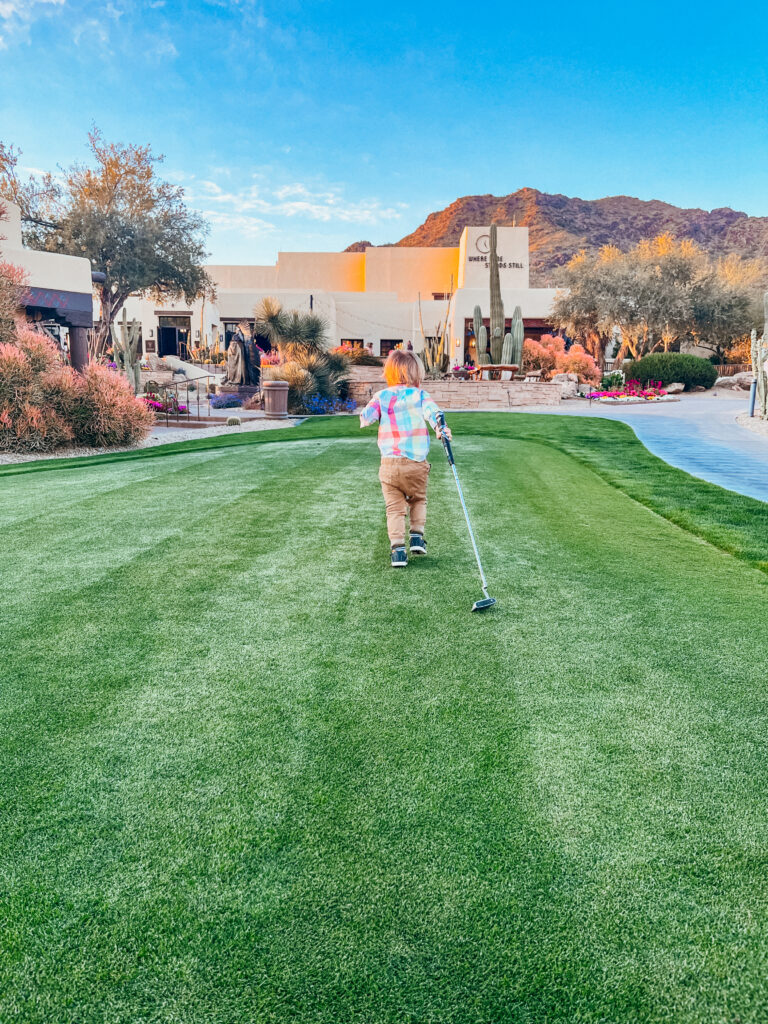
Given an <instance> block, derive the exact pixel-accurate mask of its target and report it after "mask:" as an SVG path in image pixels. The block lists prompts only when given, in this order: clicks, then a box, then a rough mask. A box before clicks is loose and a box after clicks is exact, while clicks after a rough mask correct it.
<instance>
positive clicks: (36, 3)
mask: <svg viewBox="0 0 768 1024" xmlns="http://www.w3.org/2000/svg"><path fill="white" fill-rule="evenodd" d="M65 2H66V0H0V50H5V49H7V47H8V44H9V42H10V40H11V37H12V36H13V35H15V34H17V33H20V34H22V35H26V34H27V32H28V30H29V26H30V24H31V23H32V22H33V21H34V20H35V19H36V18H37V17H39V16H40V15H42V14H44V13H46V8H47V9H49V10H50V8H51V7H62V6H63V5H64V3H65Z"/></svg>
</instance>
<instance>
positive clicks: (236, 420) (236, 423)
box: [227, 416, 243, 427]
mask: <svg viewBox="0 0 768 1024" xmlns="http://www.w3.org/2000/svg"><path fill="white" fill-rule="evenodd" d="M242 423H243V421H242V420H241V419H240V417H239V416H227V426H228V427H240V426H242Z"/></svg>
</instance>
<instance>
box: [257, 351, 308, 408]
mask: <svg viewBox="0 0 768 1024" xmlns="http://www.w3.org/2000/svg"><path fill="white" fill-rule="evenodd" d="M264 376H265V377H266V379H267V380H284V381H286V382H287V384H288V411H289V412H296V413H306V412H307V411H308V402H309V399H310V398H312V397H313V396H314V395H316V394H317V381H316V380H315V378H314V376H313V375H312V374H311V373H310V372H309V370H306V369H305V368H304V367H303V366H300V365H299V363H297V362H294V361H293V360H291V361H290V362H287V363H281V364H280V365H279V366H270V367H268V368H267V370H266V371H265V373H264Z"/></svg>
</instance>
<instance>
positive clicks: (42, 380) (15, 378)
mask: <svg viewBox="0 0 768 1024" xmlns="http://www.w3.org/2000/svg"><path fill="white" fill-rule="evenodd" d="M153 422H154V417H153V415H152V413H151V412H150V411H149V410H148V409H147V408H146V406H145V405H144V403H142V402H141V401H139V400H138V399H136V397H135V396H134V394H133V391H132V389H131V387H130V385H129V384H128V381H127V380H125V378H124V377H121V376H120V375H119V374H116V373H113V372H112V371H111V370H107V369H106V368H105V367H102V366H96V365H95V364H94V365H91V366H89V367H88V368H87V370H86V372H85V373H84V374H79V373H76V372H75V371H74V370H73V369H72V368H71V367H69V366H65V365H64V364H63V363H62V361H61V357H60V355H59V352H58V349H57V348H56V346H55V345H54V344H53V342H52V341H51V340H50V339H49V338H47V337H46V336H45V335H43V334H39V333H38V332H36V331H32V330H30V329H29V328H27V327H25V326H23V325H22V326H17V327H16V330H15V342H14V343H13V344H0V448H2V449H5V450H7V451H36V452H44V451H51V450H52V449H54V448H58V447H61V446H62V445H65V444H71V443H77V444H87V445H95V446H99V447H101V446H106V445H116V444H121V445H122V444H133V443H135V442H136V441H138V440H139V439H140V438H142V437H144V436H146V434H147V433H149V431H150V430H151V429H152V424H153Z"/></svg>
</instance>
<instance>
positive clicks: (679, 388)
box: [664, 381, 685, 395]
mask: <svg viewBox="0 0 768 1024" xmlns="http://www.w3.org/2000/svg"><path fill="white" fill-rule="evenodd" d="M664 390H665V391H666V392H667V394H668V395H679V394H682V392H683V391H685V384H681V383H680V382H679V381H677V382H676V383H674V384H667V386H666V387H665V388H664Z"/></svg>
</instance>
